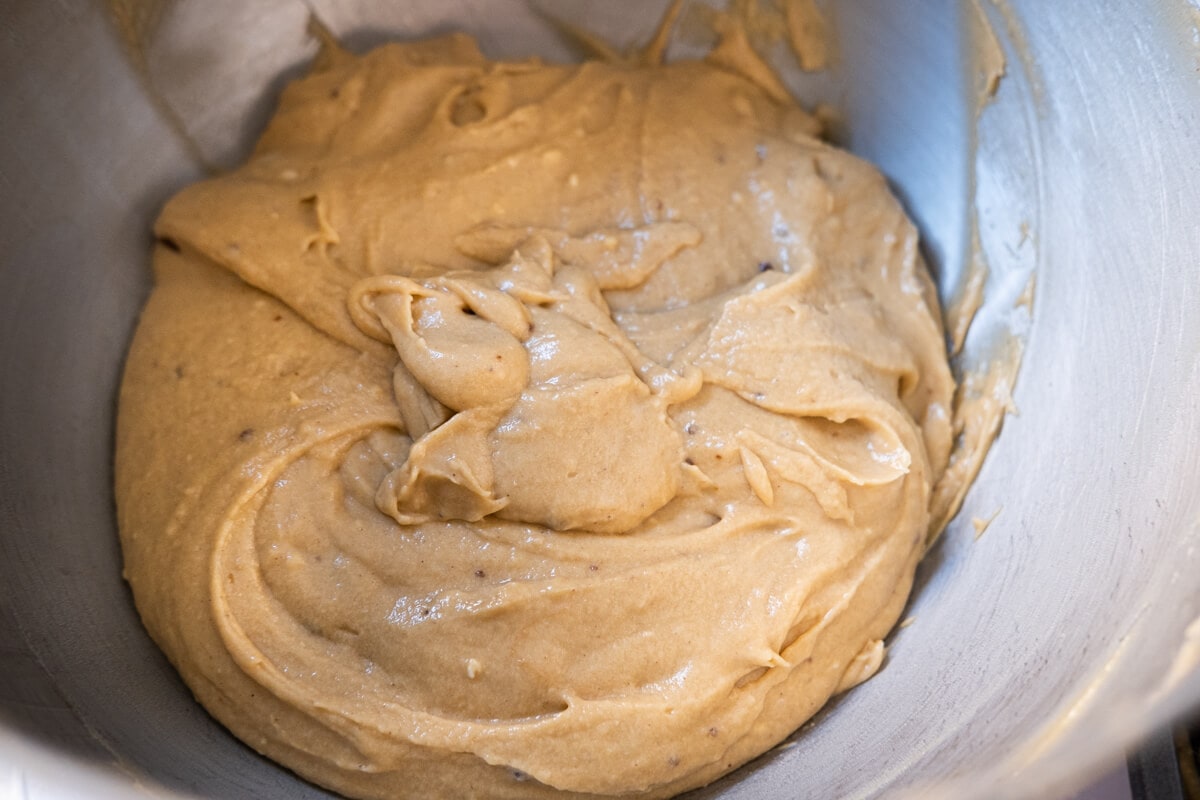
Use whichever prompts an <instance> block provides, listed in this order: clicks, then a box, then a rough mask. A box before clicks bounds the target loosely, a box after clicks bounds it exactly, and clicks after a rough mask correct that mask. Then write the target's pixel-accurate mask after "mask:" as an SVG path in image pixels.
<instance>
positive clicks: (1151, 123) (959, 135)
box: [0, 0, 1200, 798]
mask: <svg viewBox="0 0 1200 800" xmlns="http://www.w3.org/2000/svg"><path fill="white" fill-rule="evenodd" d="M161 5H163V6H164V9H165V10H164V11H163V16H162V17H161V18H160V19H159V20H158V25H157V27H156V28H154V30H153V32H152V34H151V35H149V36H148V37H147V38H144V39H142V40H141V41H142V45H143V47H142V49H141V50H140V51H139V52H140V54H141V56H142V57H144V64H145V66H146V70H145V73H144V74H142V73H139V71H138V70H136V69H134V68H133V67H132V66H131V60H130V59H129V58H128V54H127V53H126V52H125V49H124V46H123V44H122V40H121V37H120V36H118V35H117V32H116V28H115V27H114V26H113V25H112V24H111V19H110V16H109V12H108V8H107V7H106V6H105V5H104V4H102V3H100V2H90V3H83V2H78V3H57V2H54V3H51V2H32V1H31V2H12V1H5V2H0V76H3V77H2V78H0V203H3V214H0V254H2V255H0V259H2V270H0V332H2V335H0V376H2V377H0V386H2V389H0V421H2V428H0V720H2V722H0V794H2V793H3V791H4V790H5V789H7V788H9V787H17V788H16V790H15V791H16V792H17V794H16V796H22V795H20V794H19V792H20V791H22V790H23V791H25V792H26V795H25V796H30V797H36V798H51V797H53V798H59V797H77V796H78V797H126V796H130V795H136V794H141V795H146V796H154V797H166V796H171V793H172V792H183V793H187V794H196V795H200V796H203V797H214V798H215V797H221V798H236V797H254V798H272V797H288V798H301V797H321V796H326V795H325V794H324V793H322V792H321V791H320V790H318V789H315V788H313V787H311V786H309V785H307V784H305V783H303V782H301V781H300V780H298V779H296V778H294V777H293V776H291V775H290V774H288V773H286V772H285V771H283V770H281V769H279V768H277V767H274V766H273V765H271V764H269V763H268V762H266V761H265V760H263V759H261V758H259V757H258V756H256V755H255V754H253V753H252V752H251V751H249V750H248V749H247V748H245V747H244V746H242V745H240V744H239V743H237V742H236V741H235V740H234V739H233V738H232V737H230V736H229V735H228V734H226V733H225V732H224V731H223V730H222V729H221V728H220V727H219V726H217V725H216V724H215V723H214V722H213V721H212V720H211V719H210V718H209V717H208V716H207V715H206V714H205V713H204V712H203V711H202V710H201V709H200V707H199V706H197V705H196V704H195V703H194V701H193V700H192V698H191V696H190V695H189V693H188V692H187V691H186V689H185V688H184V687H183V685H182V684H181V683H180V681H179V680H178V679H177V678H176V676H175V674H174V672H173V671H172V669H171V668H170V666H169V665H168V664H167V663H166V661H165V659H164V658H162V657H161V656H160V655H159V653H158V651H157V650H156V649H155V647H154V646H153V645H152V644H151V642H150V640H149V639H148V638H147V636H146V635H145V634H144V633H143V631H142V628H141V626H140V624H139V622H138V619H137V616H136V614H135V612H134V610H133V605H132V602H131V599H130V596H129V593H128V591H127V589H126V587H125V585H124V584H123V583H122V581H121V577H120V569H121V566H120V555H119V552H118V548H117V539H116V532H115V530H114V520H113V509H112V494H111V488H110V486H111V478H112V473H111V444H112V430H113V413H114V398H115V395H116V387H117V384H118V380H119V376H120V367H121V362H122V357H123V354H124V352H125V348H126V345H127V343H128V340H129V336H130V333H131V331H132V328H133V325H134V323H135V321H136V318H137V313H138V309H139V307H140V305H141V303H142V302H143V300H144V299H145V297H146V293H147V291H148V289H149V270H148V253H149V249H150V248H149V244H150V234H149V225H150V222H151V220H152V219H153V217H154V215H155V213H156V210H157V209H158V208H159V206H160V205H161V203H162V202H163V201H164V200H165V198H166V197H167V196H169V195H170V193H171V192H173V191H174V190H176V189H178V188H179V187H180V186H182V185H184V184H185V183H187V182H188V181H191V180H194V179H196V178H197V177H199V175H200V169H199V167H198V165H197V163H196V161H195V159H194V158H193V157H192V156H193V154H192V153H191V152H190V151H189V148H188V147H187V146H185V145H184V144H183V143H182V142H181V139H180V137H179V136H178V135H177V131H176V130H175V128H173V126H172V124H170V123H169V122H168V121H167V118H166V117H165V116H164V114H163V108H162V105H161V104H156V103H155V102H152V101H151V99H149V97H150V95H148V93H147V91H146V86H145V82H146V77H147V76H148V77H149V81H150V82H151V83H152V84H153V86H154V88H155V91H156V93H157V95H159V96H161V97H162V98H163V99H164V100H165V101H166V105H167V106H169V107H170V108H171V109H172V110H173V112H174V114H176V115H177V116H178V118H179V119H180V120H181V122H182V125H183V126H184V127H185V128H186V129H187V131H188V132H189V134H190V136H191V138H192V139H193V140H194V143H195V144H196V146H197V148H198V150H199V151H200V152H201V153H202V154H203V155H204V156H205V157H206V158H207V159H209V160H211V161H213V162H215V163H218V164H227V163H231V162H232V161H234V160H236V159H237V158H238V157H239V155H241V154H242V153H244V152H245V149H246V147H247V143H248V142H249V141H251V140H252V138H253V136H254V133H255V130H256V129H257V128H258V127H259V126H260V125H261V124H262V121H263V119H264V118H265V114H266V113H267V110H268V109H269V107H270V104H271V98H272V96H273V94H274V93H275V92H276V91H277V90H278V87H279V85H280V83H281V81H282V80H283V78H284V77H286V76H289V75H291V74H294V73H295V71H296V70H297V69H299V68H300V67H301V65H302V64H303V62H304V61H305V60H306V58H308V57H309V56H310V55H311V53H312V52H313V49H314V45H313V44H312V42H311V41H310V40H309V39H308V38H307V36H306V35H305V32H304V27H305V22H306V20H307V17H308V13H309V7H310V6H311V7H312V8H313V9H315V10H316V11H317V12H318V13H319V14H320V15H321V16H322V17H323V18H324V19H325V21H326V22H327V23H328V24H329V25H330V26H331V27H332V28H333V30H334V31H336V32H338V33H339V34H342V35H344V37H345V38H346V40H347V41H348V42H349V43H350V44H351V45H352V46H357V47H362V46H366V45H369V44H371V43H373V42H377V41H380V40H382V39H384V38H387V37H390V36H395V35H399V36H417V35H422V34H427V33H430V32H440V31H444V30H446V29H448V28H452V27H453V28H463V29H466V30H468V31H470V32H473V33H476V34H477V35H479V37H480V39H481V43H482V45H483V48H484V50H485V51H486V52H489V53H490V54H492V55H494V56H500V57H503V56H521V55H526V54H529V53H540V54H542V55H545V56H547V57H549V58H569V57H571V55H572V54H571V52H570V50H569V47H568V45H567V43H566V42H564V41H563V40H562V39H560V38H558V37H557V36H556V35H555V34H554V33H553V32H552V30H551V29H550V28H549V27H548V26H547V25H546V23H545V21H544V20H543V19H542V18H540V17H538V16H537V15H536V14H534V13H532V12H531V11H530V8H529V6H527V5H526V4H525V3H524V2H522V1H521V0H492V1H490V2H484V0H455V1H454V2H438V1H437V0H428V1H427V2H415V1H414V2H410V3H379V4H378V7H373V6H375V5H376V4H374V3H367V2H339V3H334V2H333V1H332V0H320V1H318V0H312V1H311V2H310V3H302V2H299V0H257V1H256V2H253V3H243V2H240V1H239V0H220V2H201V0H187V1H186V2H185V1H184V0H177V2H175V3H164V4H161ZM836 5H837V8H836V20H837V29H838V36H839V40H840V56H839V59H838V62H837V65H836V68H835V69H834V70H833V71H831V72H830V73H827V74H824V75H819V76H815V77H813V76H799V75H796V74H792V75H790V79H791V80H792V81H793V84H794V85H795V86H796V87H797V88H798V89H799V90H800V91H802V92H803V93H805V94H806V96H809V97H812V98H814V99H824V100H828V101H830V102H832V103H833V104H834V105H836V106H837V107H839V108H841V109H842V110H843V111H844V113H845V117H846V126H845V127H846V130H848V131H849V133H848V135H847V137H846V140H845V143H846V144H848V145H849V146H850V147H851V148H852V149H854V150H856V151H858V152H860V153H862V154H863V155H866V156H867V157H869V158H871V159H873V160H875V161H877V162H878V163H879V164H881V165H882V167H883V168H884V170H885V172H887V174H888V175H889V176H890V177H891V179H892V180H893V182H894V184H895V185H896V187H897V190H898V192H899V193H900V195H901V196H902V197H903V199H904V200H905V202H906V203H907V204H908V206H909V208H910V209H911V211H912V212H913V214H914V215H915V217H916V218H917V220H918V222H919V223H920V225H921V227H922V231H923V233H924V235H925V239H926V241H925V246H926V249H927V253H928V255H929V256H930V259H931V261H932V262H933V263H934V265H935V267H936V270H937V277H938V281H939V286H940V288H941V290H942V293H943V296H944V297H945V298H946V299H951V298H952V297H953V295H954V293H955V292H956V291H958V288H959V287H960V285H961V283H962V280H963V274H964V273H963V265H964V264H966V263H968V262H969V261H970V259H971V257H972V252H973V251H972V235H971V230H972V225H974V224H975V222H974V220H977V221H978V237H977V239H978V242H979V245H980V250H981V252H982V254H983V256H984V257H985V259H986V260H987V261H988V262H989V264H990V266H991V272H992V274H991V278H990V280H989V282H988V286H987V295H986V298H987V299H986V302H985V305H984V309H983V311H982V312H981V316H980V319H979V321H978V324H977V326H976V328H975V329H974V331H973V333H972V336H971V339H970V340H969V342H968V348H967V353H966V356H965V359H966V363H967V364H968V365H969V364H978V363H980V362H981V361H984V360H986V358H987V357H988V356H989V355H990V354H991V353H992V352H994V348H995V347H996V346H997V342H998V341H1000V340H1001V339H1003V337H1004V336H1005V335H1006V331H1007V330H1009V328H1010V327H1011V326H1012V325H1014V324H1016V325H1021V324H1022V322H1023V320H1025V319H1026V312H1025V311H1024V310H1022V309H1016V310H1014V308H1013V306H1014V303H1015V302H1016V300H1017V298H1018V296H1019V295H1020V292H1021V289H1022V288H1023V287H1024V285H1025V281H1026V279H1027V277H1028V275H1029V273H1030V271H1031V270H1032V271H1034V272H1036V275H1037V291H1036V297H1035V303H1034V313H1033V317H1032V325H1031V326H1029V327H1028V330H1027V333H1026V345H1027V346H1026V354H1025V363H1024V365H1023V367H1022V370H1021V375H1020V380H1019V383H1018V386H1017V390H1016V395H1015V400H1016V405H1017V407H1018V408H1019V410H1020V415H1019V416H1014V417H1010V418H1009V419H1008V420H1007V422H1006V425H1005V429H1004V432H1003V435H1002V436H1001V438H1000V440H999V441H998V443H997V445H996V447H995V450H994V451H993V453H992V454H991V456H990V457H989V458H988V461H987V463H986V464H985V466H984V469H983V472H982V474H981V475H980V478H979V481H978V484H977V485H976V486H975V488H974V489H973V490H972V492H971V493H970V495H969V496H968V499H967V502H966V506H965V508H964V509H963V512H962V513H961V514H960V516H959V518H958V520H957V521H956V522H955V523H954V524H952V525H951V527H950V529H949V530H948V532H947V534H946V536H945V537H944V539H943V540H942V542H941V544H940V545H939V546H938V547H937V548H936V549H935V550H934V551H933V553H932V554H931V555H930V557H929V559H928V560H927V563H926V564H925V566H924V567H923V569H922V573H921V579H920V581H919V586H918V590H917V592H916V594H915V596H914V598H913V601H912V607H911V609H910V616H911V617H912V618H913V619H914V620H915V622H914V624H912V625H911V626H909V627H906V628H904V629H903V630H900V631H898V632H897V633H896V634H894V636H893V638H892V642H891V649H890V656H889V660H888V663H887V665H886V667H885V668H884V670H883V671H882V672H881V673H880V674H879V675H878V676H877V677H876V678H874V679H873V680H871V681H869V682H868V683H866V684H865V685H863V686H862V687H860V688H858V689H856V690H854V691H853V692H851V693H849V694H848V695H846V696H844V697H843V698H841V699H839V700H837V701H836V702H835V703H833V704H832V706H831V707H830V708H828V709H827V710H826V711H825V712H823V713H822V714H821V718H820V719H819V720H817V722H816V724H814V725H811V726H806V727H805V729H803V730H802V731H801V732H800V733H799V734H798V735H796V736H795V737H793V739H792V740H791V743H790V744H789V746H788V747H787V748H786V749H781V750H777V751H774V752H772V753H770V754H768V755H766V756H764V757H763V758H761V759H759V760H758V761H757V762H755V763H754V764H752V765H750V766H749V767H747V768H745V769H743V770H740V771H739V772H738V773H736V774H735V775H733V776H730V777H729V778H727V779H725V780H723V781H721V782H719V783H718V784H717V785H715V786H713V787H710V788H708V789H705V790H701V791H700V792H698V793H697V796H699V797H717V796H720V797H728V798H734V797H737V798H785V797H786V798H795V797H822V798H824V797H835V796H839V797H868V796H876V795H880V794H887V795H888V796H893V795H895V794H896V793H898V792H899V791H900V790H901V789H909V790H913V791H917V790H918V789H919V791H920V792H921V793H922V796H937V795H939V794H940V795H944V796H947V797H978V796H988V797H1000V796H1006V795H1011V796H1038V797H1050V796H1054V795H1056V794H1062V793H1064V792H1067V791H1069V790H1071V789H1072V788H1074V787H1076V786H1078V785H1079V784H1080V783H1082V782H1083V781H1085V780H1086V779H1087V778H1088V777H1089V776H1090V775H1092V774H1094V773H1095V772H1096V771H1097V770H1099V769H1102V768H1103V766H1104V764H1105V763H1106V762H1107V761H1109V760H1111V759H1114V758H1118V757H1120V754H1121V752H1122V750H1123V748H1125V747H1126V746H1128V745H1129V744H1130V743H1131V742H1133V741H1134V740H1136V739H1137V738H1138V737H1139V736H1141V735H1142V734H1143V733H1144V732H1146V731H1147V730H1149V729H1150V728H1152V727H1154V726H1157V725H1160V724H1162V723H1164V722H1165V721H1167V720H1168V719H1169V718H1171V717H1172V716H1174V715H1177V714H1179V713H1182V712H1183V711H1185V710H1187V709H1189V708H1195V707H1196V704H1197V702H1198V700H1200V666H1198V665H1200V622H1197V620H1198V619H1200V490H1198V489H1200V273H1198V268H1200V31H1198V29H1197V26H1198V24H1200V11H1198V10H1197V6H1196V5H1194V3H1193V4H1189V3H1188V2H1185V0H1160V1H1159V2H1150V1H1147V2H1140V3H1135V2H1123V1H1120V0H1098V2H1094V3H1088V4H1080V3H1042V2H1037V1H1036V0H991V1H990V2H982V1H981V4H980V5H979V6H976V5H974V4H973V3H969V2H965V1H964V2H962V3H960V2H955V0H922V2H919V3H917V2H915V1H914V2H911V3H905V4H899V3H889V2H887V1H886V0H842V1H841V2H839V3H837V4H836ZM553 10H554V12H555V13H556V14H559V15H561V16H567V17H570V18H571V19H573V20H575V21H577V22H579V23H580V24H582V25H584V26H586V27H588V28H590V29H592V30H595V31H598V32H599V33H601V34H603V35H607V36H610V37H613V38H615V39H617V40H626V41H627V40H633V39H637V38H638V37H640V36H642V35H644V34H645V33H646V32H648V31H649V30H650V28H651V27H652V26H653V22H654V18H655V17H656V15H657V14H658V12H659V10H660V7H659V4H650V3H642V2H637V0H620V1H619V2H604V3H600V2H591V3H588V2H582V1H580V2H574V1H572V2H568V0H560V2H558V3H556V4H554V6H553ZM978 13H983V14H984V15H985V16H986V17H987V19H988V20H989V21H990V24H991V27H992V28H993V29H994V30H995V32H996V34H997V36H998V38H999V41H1000V42H1001V44H1002V46H1003V48H1004V50H1005V54H1006V57H1007V74H1006V76H1005V78H1004V79H1003V81H1002V83H1001V86H1000V90H999V92H998V94H997V96H996V98H995V100H994V101H993V102H992V103H990V104H989V105H987V106H986V107H985V108H984V109H983V110H982V111H980V112H978V113H977V112H976V110H975V108H974V102H973V97H974V93H973V92H974V87H973V83H974V76H973V74H972V69H973V68H972V66H971V65H972V59H971V57H970V56H971V52H972V49H973V48H974V47H975V44H973V40H972V38H971V36H969V35H967V34H966V33H965V31H966V30H967V29H968V28H969V27H970V25H969V23H970V21H971V19H972V18H973V15H977V14H978ZM686 49H687V48H686V47H682V48H680V51H681V52H682V51H684V50H686ZM976 212H978V214H976ZM997 509H999V510H1000V513H999V515H998V516H997V517H996V519H995V521H994V522H993V523H992V524H991V526H990V527H988V528H987V530H986V533H984V534H983V535H982V537H979V538H978V540H977V539H976V536H975V530H974V528H973V526H972V524H971V518H972V517H980V518H983V517H988V516H990V515H991V514H992V513H993V512H995V511H996V510H997ZM920 787H924V788H920Z"/></svg>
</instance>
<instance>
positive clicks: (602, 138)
mask: <svg viewBox="0 0 1200 800" xmlns="http://www.w3.org/2000/svg"><path fill="white" fill-rule="evenodd" d="M739 47H740V46H739V44H738V42H736V41H732V42H729V41H727V42H726V43H725V44H724V45H723V46H722V47H720V48H718V50H717V51H716V53H715V55H714V57H713V59H712V60H710V62H708V63H703V62H683V63H677V64H672V65H670V66H645V65H637V64H634V63H624V64H602V63H586V64H583V65H575V66H546V65H543V64H541V63H539V62H537V61H529V62H521V63H493V62H489V61H487V60H485V59H484V58H483V57H482V56H481V55H480V54H479V52H478V50H477V49H476V46H475V43H474V42H473V41H472V40H471V39H469V38H466V37H463V36H452V37H448V38H443V39H439V40H436V41H430V42H425V43H418V44H407V45H388V46H385V47H382V48H380V49H378V50H375V51H373V52H371V53H369V54H367V55H365V56H362V57H354V56H350V55H348V54H346V53H344V52H341V51H338V50H337V49H336V48H327V49H326V51H325V52H324V54H323V55H322V57H321V58H320V59H319V60H318V63H317V64H316V66H315V68H314V70H313V72H312V74H310V75H309V76H308V77H306V78H304V79H303V80H300V81H298V82H296V83H294V84H293V85H291V86H289V87H288V88H287V90H286V91H285V92H284V95H283V99H282V102H281V105H280V108H279V111H278V113H277V115H276V116H275V118H274V120H273V122H272V123H271V125H270V127H269V128H268V130H267V131H266V133H265V134H264V136H263V138H262V141H261V142H260V144H259V145H258V148H257V149H256V151H255V153H254V155H253V157H252V158H251V159H250V161H249V162H248V163H247V164H246V165H245V166H244V167H242V168H241V169H239V170H237V171H236V172H234V173H232V174H229V175H225V176H223V177H219V178H216V179H213V180H209V181H206V182H203V183H200V184H198V185H195V186H192V187H190V188H189V189H187V190H185V191H184V192H182V193H181V194H180V195H178V196H177V197H175V198H174V199H173V200H172V201H171V202H170V203H169V204H168V206H167V207H166V209H165V211H164V212H163V214H162V217H161V218H160V220H159V221H158V225H157V232H158V235H159V236H160V241H161V243H160V245H159V247H158V248H157V251H156V255H155V272H156V278H157V285H156V288H155V291H154V293H153V295H152V297H151V298H150V301H149V304H148V305H147V307H146V310H145V312H144V315H143V317H142V321H141V325H140V327H139V329H138V332H137V336H136V339H135V342H134V345H133V348H132V352H131V353H130V356H129V361H128V367H127V372H126V376H125V382H124V385H123V387H122V393H121V405H120V419H119V438H118V448H117V498H118V507H119V514H120V525H121V532H122V538H123V543H124V550H125V556H126V574H127V576H128V579H129V581H130V583H131V584H132V587H133V590H134V594H135V597H136V600H137V603H138V607H139V609H140V611H141V613H142V615H143V617H144V619H145V622H146V625H147V627H148V628H149V630H150V631H151V633H152V634H153V636H154V638H155V639H156V640H157V641H158V642H159V644H160V645H161V646H162V648H163V649H164V650H165V651H166V652H167V654H168V655H169V656H170V658H171V660H172V661H173V662H174V663H175V665H176V666H177V667H178V668H179V670H180V672H181V673H182V674H183V676H184V678H185V679H186V681H187V682H188V684H189V685H190V686H191V688H192V689H193V691H194V692H195V693H196V696H197V697H198V698H199V699H200V701H201V702H202V703H203V704H204V705H205V706H206V707H207V708H208V709H209V710H210V711H211V712H212V713H213V714H214V715H215V716H216V717H217V718H218V719H219V720H221V721H222V722H223V723H224V724H226V725H227V726H228V727H229V728H230V729H231V730H233V732H234V733H236V734H237V735H238V736H239V737H241V738H242V739H244V740H245V741H246V742H247V743H249V744H250V745H251V746H252V747H254V748H255V749H257V750H259V751H261V752H263V753H265V754H267V755H268V756H270V757H271V758H274V759H276V760H278V761H279V762H281V763H283V764H285V765H286V766H288V767H290V768H292V769H294V770H295V771H296V772H298V773H300V774H301V775H304V776H306V777H308V778H310V779H312V780H314V781H316V782H318V783H321V784H324V785H326V786H329V787H332V788H333V789H336V790H338V791H340V792H344V793H345V794H348V795H352V796H358V797H379V798H383V797H388V798H408V797H547V796H551V795H555V794H557V793H559V792H576V793H581V794H595V795H638V796H647V797H663V796H667V795H672V794H674V793H677V792H680V791H683V790H685V789H688V788H691V787H695V786H699V785H701V784H705V783H707V782H709V781H712V780H713V779H715V778H717V777H718V776H720V775H722V774H724V773H725V772H728V771H729V770H731V769H733V768H734V767H736V766H738V765H739V764H742V763H744V762H745V761H747V760H749V759H751V758H753V757H754V756H756V755H758V754H760V753H762V752H763V751H765V750H766V749H768V748H770V747H771V746H772V745H774V744H776V743H777V742H779V741H780V740H781V739H783V738H784V737H786V736H787V735H788V734H789V733H791V732H792V731H793V730H795V729H796V728H797V727H798V726H799V725H800V724H801V723H803V722H804V721H805V720H806V719H808V718H809V717H810V716H811V715H812V714H813V713H814V712H815V711H816V710H817V709H819V708H820V707H821V706H822V705H823V704H824V703H825V701H826V700H827V699H828V698H829V697H830V696H831V695H832V694H834V693H836V692H839V691H842V690H844V689H846V688H848V687H850V686H852V685H854V684H856V683H858V682H860V681H862V680H864V679H866V678H868V677H870V675H871V674H873V673H874V671H875V670H876V669H877V668H878V667H879V665H880V663H881V660H882V658H883V646H882V644H881V640H882V638H883V637H884V636H885V635H886V634H887V632H888V630H889V629H890V628H891V627H892V626H893V624H894V623H895V622H896V620H897V617H898V616H899V614H900V612H901V610H902V608H903V605H904V602H905V599H906V597H907V595H908V592H909V588H910V585H911V580H912V575H913V570H914V568H915V566H916V564H917V561H918V560H919V558H920V556H921V554H922V553H923V551H924V549H925V545H926V542H927V538H928V537H929V536H930V535H932V534H933V533H936V531H931V530H930V528H931V510H930V504H931V498H932V497H933V496H934V494H933V491H934V487H935V486H936V485H937V484H938V481H939V478H940V476H941V475H942V473H943V471H944V470H945V468H946V465H947V459H948V455H949V451H950V445H951V436H952V429H951V402H952V394H953V391H954V383H953V380H952V378H951V376H950V371H949V369H948V367H947V363H946V352H945V346H944V339H943V330H942V326H941V322H940V319H939V312H938V309H937V305H936V299H935V295H934V292H933V289H932V285H931V283H930V280H929V278H928V276H927V274H926V272H925V268H924V266H923V264H922V263H921V260H920V258H919V256H918V253H917V234H916V231H915V229H914V228H913V225H912V224H911V223H910V222H909V220H908V219H907V218H906V216H905V214H904V212H903V211H902V210H901V208H900V205H899V204H898V203H897V201H896V200H895V199H894V198H893V197H892V196H891V194H889V192H888V190H887V188H886V186H885V183H884V180H883V179H882V177H881V176H880V175H879V173H878V172H876V170H875V169H873V168H872V167H871V166H869V165H867V164H865V163H863V162H862V161H860V160H858V159H857V158H854V157H853V156H850V155H848V154H846V153H844V152H841V151H839V150H836V149H834V148H832V147H830V146H828V145H826V144H824V143H823V142H821V141H820V140H819V139H817V138H816V137H815V133H816V125H815V123H814V121H813V119H812V118H811V117H810V116H809V115H807V114H806V113H804V112H803V111H801V110H800V109H799V108H797V107H796V106H795V105H794V104H793V103H792V102H791V101H790V100H788V99H786V97H781V96H779V92H778V90H777V89H778V87H777V85H775V84H772V83H771V80H770V79H769V78H768V77H763V76H764V75H765V74H766V73H764V72H762V70H765V67H764V66H763V65H762V64H761V62H757V61H756V60H755V59H754V57H753V55H752V53H748V52H743V50H741V49H739ZM942 494H944V495H956V494H958V493H957V492H956V487H943V488H942ZM865 724H869V722H866V723H865Z"/></svg>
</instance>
